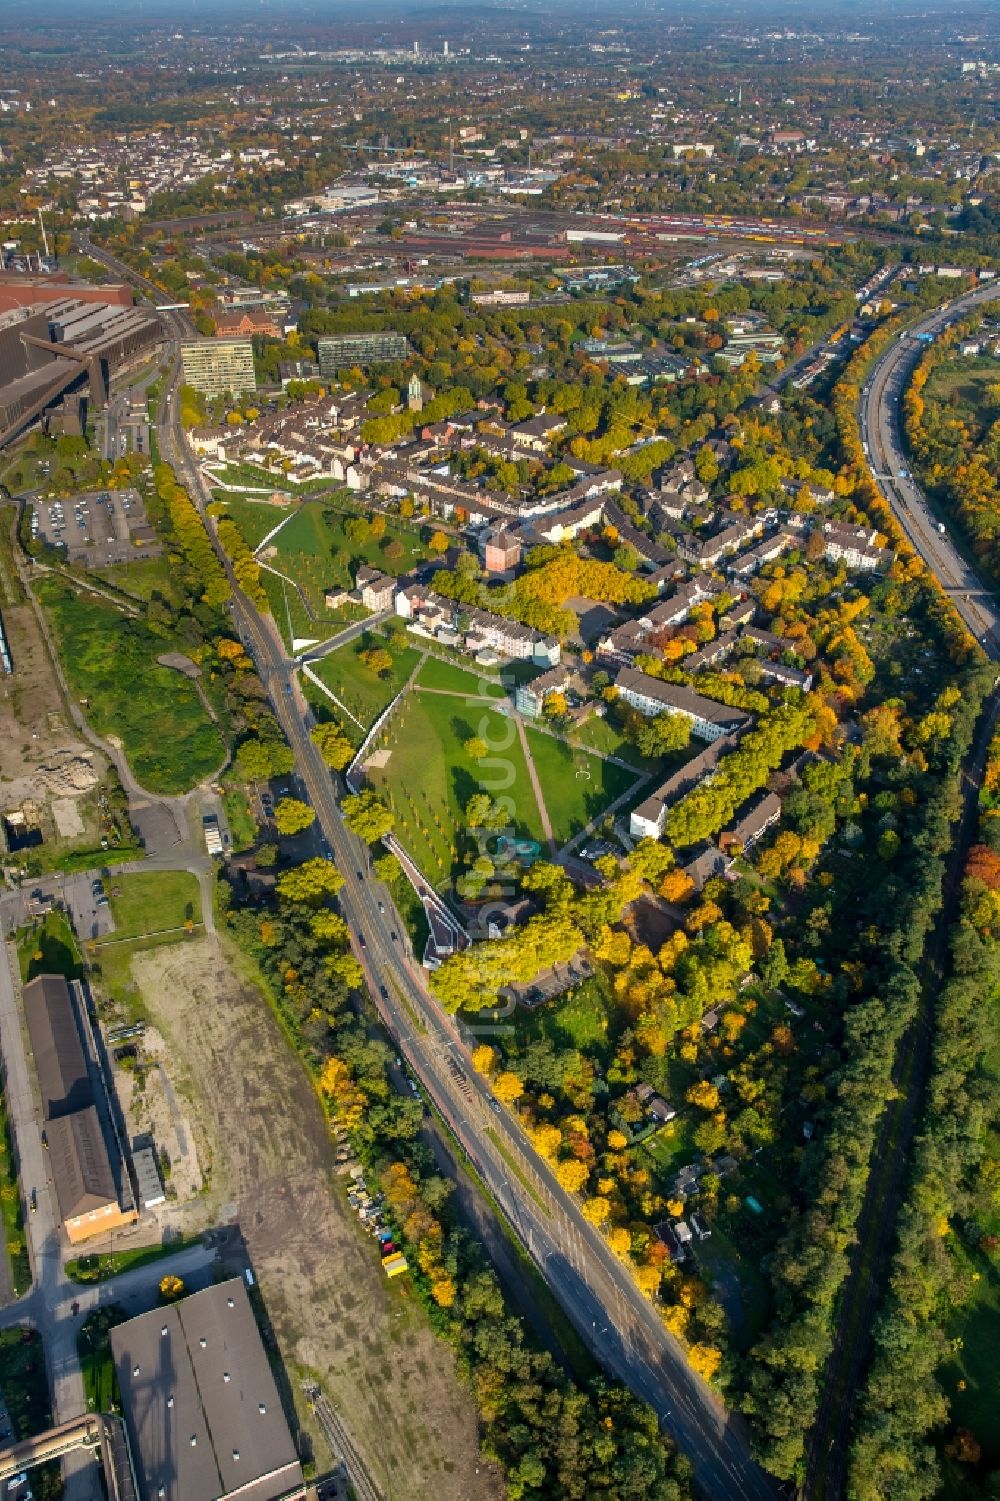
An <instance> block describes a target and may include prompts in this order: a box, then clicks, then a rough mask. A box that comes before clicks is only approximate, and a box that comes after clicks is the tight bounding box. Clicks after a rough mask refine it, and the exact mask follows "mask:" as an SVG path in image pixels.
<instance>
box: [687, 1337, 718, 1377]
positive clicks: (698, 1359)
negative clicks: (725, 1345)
mask: <svg viewBox="0 0 1000 1501" xmlns="http://www.w3.org/2000/svg"><path fill="white" fill-rule="evenodd" d="M687 1356H688V1361H689V1363H690V1366H691V1369H692V1370H693V1371H695V1372H696V1373H697V1374H698V1375H699V1376H700V1377H701V1378H702V1380H703V1381H711V1380H712V1378H713V1376H714V1375H715V1373H716V1372H717V1371H718V1369H719V1367H720V1365H721V1364H722V1351H721V1350H717V1349H716V1348H715V1346H714V1345H701V1344H698V1345H691V1346H690V1348H689V1349H688V1352H687Z"/></svg>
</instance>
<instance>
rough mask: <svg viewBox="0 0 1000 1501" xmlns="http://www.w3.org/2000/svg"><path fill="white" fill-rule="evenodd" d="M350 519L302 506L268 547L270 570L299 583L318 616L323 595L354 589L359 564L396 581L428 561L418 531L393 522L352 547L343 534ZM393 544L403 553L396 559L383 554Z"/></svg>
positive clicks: (318, 506)
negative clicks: (376, 535)
mask: <svg viewBox="0 0 1000 1501" xmlns="http://www.w3.org/2000/svg"><path fill="white" fill-rule="evenodd" d="M350 519H351V517H350V515H345V514H344V513H343V512H341V511H339V510H335V509H334V508H333V507H331V506H329V505H324V504H323V502H321V501H315V500H314V501H306V502H305V503H304V504H303V505H301V506H300V507H299V508H298V510H297V511H295V513H294V514H293V516H292V518H291V520H290V521H288V522H287V523H286V524H285V525H284V526H283V527H282V528H281V531H280V532H279V533H278V535H277V536H276V537H275V539H274V541H273V543H271V544H270V545H271V546H273V547H274V548H275V551H276V557H275V558H274V560H273V562H274V566H275V567H276V568H280V569H281V571H282V572H283V573H288V574H289V575H290V577H292V578H294V579H295V580H297V582H298V583H299V584H300V585H301V586H302V588H303V589H304V590H305V593H306V596H307V598H308V599H309V602H310V604H311V605H312V607H313V609H314V610H315V611H316V612H317V613H319V612H320V611H321V610H322V608H323V594H324V591H325V590H327V589H330V588H342V589H350V588H353V587H354V579H355V576H356V574H357V570H358V568H359V566H360V565H361V564H362V563H367V564H370V565H371V566H372V567H373V568H378V569H380V570H381V571H382V572H383V573H391V574H392V575H394V576H395V577H398V576H399V575H400V574H401V573H408V572H409V570H410V569H411V568H412V567H413V566H414V564H415V563H419V562H423V561H424V560H425V559H426V558H428V557H429V556H430V554H429V553H428V551H427V548H426V547H425V546H424V544H423V543H422V542H421V540H420V533H419V532H417V531H413V530H411V529H410V528H409V527H404V526H401V525H400V524H399V523H398V522H393V521H391V520H390V521H388V523H387V525H386V530H385V535H384V536H383V537H381V538H378V539H376V538H374V537H371V538H368V539H367V540H365V541H363V542H354V541H352V540H351V538H350V537H349V536H348V535H347V532H346V531H345V529H344V527H345V523H346V522H347V521H349V520H350ZM393 542H398V543H399V546H400V547H401V548H402V552H401V554H400V556H399V557H391V556H390V555H389V553H388V552H387V551H386V549H387V548H389V547H391V544H392V543H393Z"/></svg>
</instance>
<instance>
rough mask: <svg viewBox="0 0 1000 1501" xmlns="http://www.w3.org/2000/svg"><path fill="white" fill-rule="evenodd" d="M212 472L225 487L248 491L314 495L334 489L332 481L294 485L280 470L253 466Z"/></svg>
mask: <svg viewBox="0 0 1000 1501" xmlns="http://www.w3.org/2000/svg"><path fill="white" fill-rule="evenodd" d="M214 472H215V475H216V477H217V479H219V480H221V481H222V483H223V484H225V485H245V486H246V487H247V488H248V489H250V490H268V491H273V490H282V491H287V493H288V494H289V495H315V494H316V493H317V491H321V490H333V489H334V488H335V487H336V481H335V480H332V479H310V480H306V482H305V483H304V484H301V485H296V484H293V483H292V482H291V481H290V480H289V479H288V477H287V475H286V474H285V473H284V472H283V471H282V470H280V469H264V468H258V467H257V466H256V465H255V464H224V465H221V466H218V467H217V468H216V469H215V471H214Z"/></svg>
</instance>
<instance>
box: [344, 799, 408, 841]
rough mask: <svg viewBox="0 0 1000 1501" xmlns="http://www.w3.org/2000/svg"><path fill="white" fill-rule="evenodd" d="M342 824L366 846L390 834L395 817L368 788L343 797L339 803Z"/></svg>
mask: <svg viewBox="0 0 1000 1501" xmlns="http://www.w3.org/2000/svg"><path fill="white" fill-rule="evenodd" d="M341 808H342V810H343V814H344V822H345V823H346V825H347V827H348V828H349V829H350V830H351V833H352V834H357V836H358V838H359V839H363V840H364V841H365V843H366V844H375V843H376V842H377V841H378V840H379V839H382V838H384V837H385V835H386V834H388V833H390V832H391V830H392V826H393V824H394V823H395V821H396V820H395V817H394V816H393V814H392V812H391V811H390V809H388V808H387V807H386V805H385V803H384V802H383V801H382V799H381V798H380V797H379V796H378V794H377V793H375V792H373V791H372V789H371V788H370V787H366V788H365V789H364V791H362V792H357V793H354V794H353V795H352V796H351V797H345V798H344V801H343V802H342V803H341Z"/></svg>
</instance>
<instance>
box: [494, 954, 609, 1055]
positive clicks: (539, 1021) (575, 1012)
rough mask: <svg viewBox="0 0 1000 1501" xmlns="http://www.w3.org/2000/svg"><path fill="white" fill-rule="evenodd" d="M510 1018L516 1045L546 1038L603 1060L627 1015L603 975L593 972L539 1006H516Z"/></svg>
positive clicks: (523, 1044)
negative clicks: (590, 975) (514, 1031)
mask: <svg viewBox="0 0 1000 1501" xmlns="http://www.w3.org/2000/svg"><path fill="white" fill-rule="evenodd" d="M512 1021H513V1023H514V1026H515V1028H516V1030H517V1037H518V1043H519V1045H520V1046H525V1045H527V1044H529V1043H533V1042H540V1041H542V1040H548V1041H549V1042H551V1043H553V1045H554V1046H555V1047H557V1048H567V1047H571V1048H579V1050H580V1052H582V1053H586V1055H587V1056H588V1057H589V1058H595V1059H598V1060H600V1061H601V1062H602V1063H607V1062H609V1061H610V1059H611V1057H612V1055H613V1053H614V1049H615V1044H616V1042H617V1040H618V1038H619V1036H620V1034H621V1032H622V1029H623V1027H624V1026H625V1025H626V1021H627V1018H626V1017H625V1013H624V1012H623V1011H622V1009H621V1007H620V1006H619V1005H618V1003H617V1001H616V1000H615V998H614V996H613V994H612V993H611V989H610V987H609V986H608V984H607V982H606V981H605V979H604V976H603V975H602V974H596V975H594V976H592V978H591V979H589V980H584V981H583V983H582V984H580V985H577V986H576V987H575V988H574V989H573V990H567V991H566V992H565V993H564V994H563V995H560V996H556V998H555V999H554V1000H551V1001H546V1002H544V1003H543V1004H542V1005H540V1006H532V1007H527V1006H519V1007H518V1009H517V1011H516V1012H515V1013H514V1016H513V1018H512Z"/></svg>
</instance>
